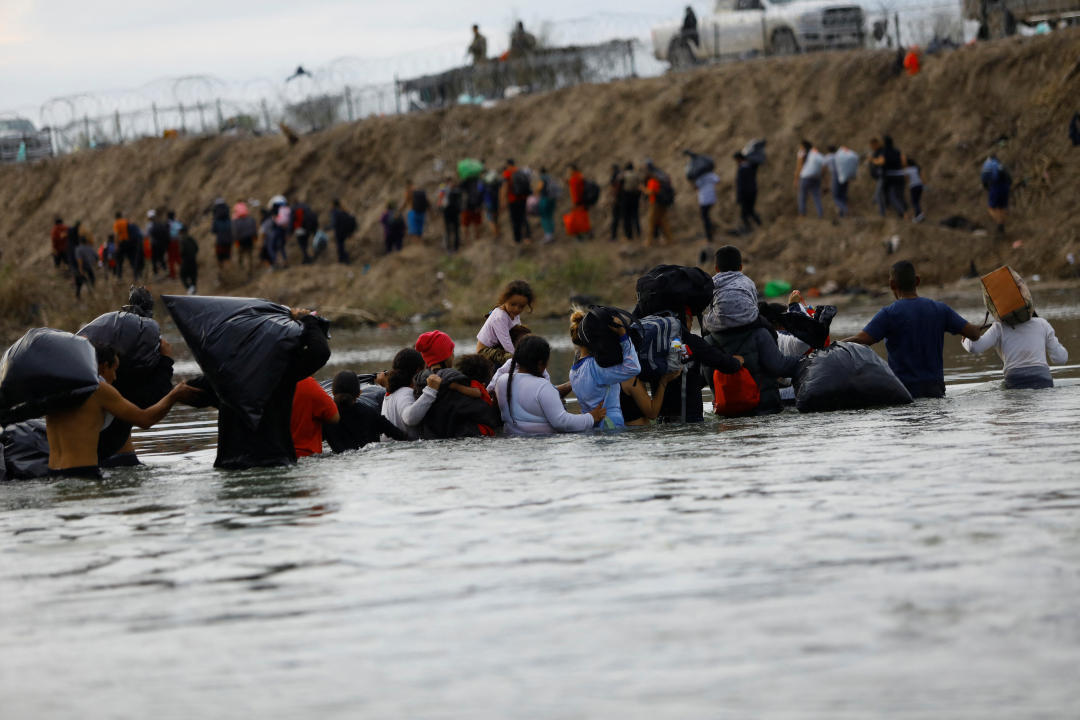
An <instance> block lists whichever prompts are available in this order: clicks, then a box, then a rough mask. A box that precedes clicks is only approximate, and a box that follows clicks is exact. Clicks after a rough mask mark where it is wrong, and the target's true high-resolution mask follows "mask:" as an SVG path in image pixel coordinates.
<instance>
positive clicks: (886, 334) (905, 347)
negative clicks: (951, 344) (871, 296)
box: [844, 260, 981, 398]
mask: <svg viewBox="0 0 1080 720" xmlns="http://www.w3.org/2000/svg"><path fill="white" fill-rule="evenodd" d="M889 287H890V288H891V289H892V292H893V296H894V297H895V298H896V302H894V303H893V304H892V305H889V306H887V307H884V308H882V309H881V310H879V311H878V313H877V315H875V316H874V318H873V319H872V320H871V321H870V322H869V323H868V324H867V326H866V327H865V328H863V329H862V331H861V332H860V333H859V334H858V335H855V336H854V337H849V338H846V339H845V340H844V342H856V343H861V344H863V345H873V344H874V343H876V342H878V341H880V340H881V339H882V338H884V339H885V349H886V350H888V352H889V367H890V368H892V371H893V372H894V373H896V377H898V378H899V379H900V382H902V383H904V387H906V388H907V389H908V392H910V393H911V396H912V397H913V398H920V397H932V398H940V397H945V370H944V367H943V364H942V356H941V354H942V350H943V349H944V345H945V333H947V332H948V333H952V334H953V335H963V336H964V337H966V338H970V339H972V340H978V339H979V335H980V334H981V333H980V331H979V328H977V327H975V326H974V325H972V324H971V323H969V322H968V321H967V320H965V319H964V318H962V317H960V315H958V314H957V313H956V311H955V310H953V309H952V308H950V307H949V306H948V305H946V304H945V303H941V302H938V301H936V300H931V299H929V298H921V297H919V294H918V287H919V276H918V275H917V274H916V272H915V266H914V265H912V264H911V263H910V262H908V261H907V260H901V261H900V262H898V263H896V264H895V265H893V266H892V270H891V271H890V272H889Z"/></svg>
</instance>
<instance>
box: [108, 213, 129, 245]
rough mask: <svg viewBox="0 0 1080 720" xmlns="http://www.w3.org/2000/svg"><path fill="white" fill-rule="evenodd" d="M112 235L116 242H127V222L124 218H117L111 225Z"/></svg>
mask: <svg viewBox="0 0 1080 720" xmlns="http://www.w3.org/2000/svg"><path fill="white" fill-rule="evenodd" d="M112 231H113V235H115V236H116V242H118V243H122V242H127V240H128V226H127V220H125V219H124V218H117V219H116V221H115V222H114V223H113V224H112Z"/></svg>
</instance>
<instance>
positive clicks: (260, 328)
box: [161, 295, 304, 431]
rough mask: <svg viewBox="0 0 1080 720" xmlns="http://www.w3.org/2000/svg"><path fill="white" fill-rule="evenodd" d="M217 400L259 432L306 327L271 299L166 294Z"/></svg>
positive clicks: (175, 317)
mask: <svg viewBox="0 0 1080 720" xmlns="http://www.w3.org/2000/svg"><path fill="white" fill-rule="evenodd" d="M161 299H162V301H163V302H164V303H165V307H166V308H167V309H168V311H169V314H170V315H172V317H173V320H174V321H175V322H176V326H177V327H178V328H179V329H180V334H181V335H183V336H184V341H185V342H186V343H187V345H188V347H189V348H191V353H192V354H193V355H194V356H195V360H196V362H198V363H199V367H201V368H202V371H203V373H204V374H205V376H206V379H207V381H208V382H209V384H210V386H211V387H212V388H213V390H214V393H215V394H216V395H217V398H218V400H219V401H220V402H221V403H223V404H225V405H227V406H229V407H230V408H231V409H232V410H234V411H235V412H236V413H237V415H239V416H240V417H241V418H242V419H243V421H244V422H245V423H246V424H247V425H248V427H249V429H251V430H253V431H254V430H256V429H257V428H258V426H259V421H260V420H261V419H262V416H263V412H264V411H265V410H266V403H267V400H268V398H269V397H270V395H271V394H272V393H273V392H274V390H275V388H277V386H278V384H279V383H280V382H281V379H282V377H283V375H284V373H285V371H286V369H287V368H288V367H289V365H290V363H291V362H292V359H293V357H294V356H295V354H296V351H297V349H298V348H299V347H300V342H301V339H300V338H301V335H302V334H303V331H304V330H303V326H302V325H301V324H300V323H298V322H296V321H294V320H293V319H292V317H291V315H290V311H289V308H287V307H285V306H284V305H278V304H277V303H272V302H270V301H268V300H257V299H253V298H232V297H201V296H187V295H163V296H162V298H161Z"/></svg>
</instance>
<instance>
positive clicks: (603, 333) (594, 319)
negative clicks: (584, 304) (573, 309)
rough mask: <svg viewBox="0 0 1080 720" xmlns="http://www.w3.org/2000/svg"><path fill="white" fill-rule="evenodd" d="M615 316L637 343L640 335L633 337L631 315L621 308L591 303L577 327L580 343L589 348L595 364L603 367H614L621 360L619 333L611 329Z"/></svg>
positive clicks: (632, 319) (621, 351)
mask: <svg viewBox="0 0 1080 720" xmlns="http://www.w3.org/2000/svg"><path fill="white" fill-rule="evenodd" d="M616 318H618V319H619V320H620V321H621V322H622V325H623V327H625V328H627V333H629V334H630V335H631V339H632V340H634V341H635V344H636V343H639V342H640V340H641V339H640V337H638V338H634V333H633V330H632V325H633V322H634V318H633V316H632V315H631V314H630V313H628V312H626V311H625V310H622V309H621V308H613V307H605V306H603V305H593V306H592V307H590V308H589V311H588V312H587V313H585V317H584V318H582V320H581V324H580V325H579V327H578V338H579V339H580V340H581V344H582V345H584V346H585V347H586V348H588V349H589V352H590V353H591V354H592V356H593V357H594V358H596V364H597V365H599V366H600V367H603V368H607V367H614V366H615V365H619V364H621V363H622V361H623V350H622V346H621V345H620V339H619V335H618V333H616V332H615V331H614V330H612V329H611V326H612V324H613V323H614V322H615V319H616Z"/></svg>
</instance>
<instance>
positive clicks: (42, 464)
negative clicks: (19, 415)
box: [0, 420, 49, 480]
mask: <svg viewBox="0 0 1080 720" xmlns="http://www.w3.org/2000/svg"><path fill="white" fill-rule="evenodd" d="M0 443H2V444H3V452H2V453H0V455H3V458H4V470H5V471H6V472H7V478H8V480H32V479H34V478H40V477H45V476H46V475H48V474H49V436H48V435H47V434H46V432H45V421H44V420H27V421H26V422H21V423H15V424H13V425H8V426H7V427H5V428H4V432H3V433H2V434H0ZM3 474H4V471H0V476H2V475H3Z"/></svg>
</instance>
